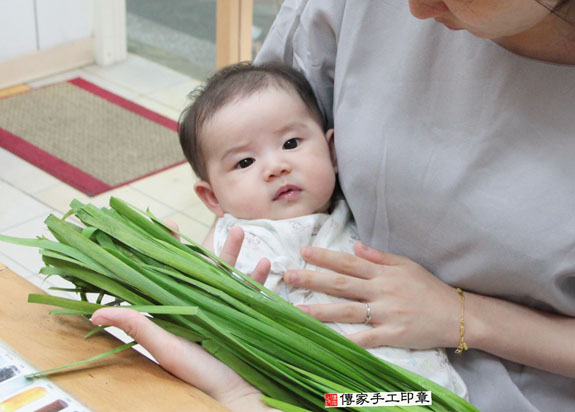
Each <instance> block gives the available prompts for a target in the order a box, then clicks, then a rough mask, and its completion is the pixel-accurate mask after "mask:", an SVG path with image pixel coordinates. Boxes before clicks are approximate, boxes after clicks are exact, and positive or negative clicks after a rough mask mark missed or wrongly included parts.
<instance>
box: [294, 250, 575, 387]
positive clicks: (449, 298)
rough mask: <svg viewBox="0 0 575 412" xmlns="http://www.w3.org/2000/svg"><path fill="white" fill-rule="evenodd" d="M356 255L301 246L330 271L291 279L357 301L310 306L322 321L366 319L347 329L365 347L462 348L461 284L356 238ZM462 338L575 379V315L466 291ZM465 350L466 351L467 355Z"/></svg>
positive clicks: (306, 256) (311, 259)
mask: <svg viewBox="0 0 575 412" xmlns="http://www.w3.org/2000/svg"><path fill="white" fill-rule="evenodd" d="M355 253H356V256H353V255H349V254H345V253H338V252H331V251H328V250H325V249H317V248H304V249H303V250H302V256H303V258H304V259H305V260H306V261H308V262H310V263H312V264H314V265H316V266H319V267H324V268H326V269H328V270H331V271H333V272H331V273H330V272H320V273H318V272H310V271H305V270H298V271H288V272H286V274H285V276H284V279H285V280H286V282H287V283H289V284H291V285H294V286H298V287H303V288H309V289H312V290H317V291H320V292H325V293H327V294H330V295H334V296H342V297H346V298H349V299H351V300H354V301H355V302H349V303H338V304H330V305H309V306H304V307H302V309H303V310H305V311H306V312H308V313H309V314H311V315H312V316H313V317H315V318H317V319H319V320H322V321H324V322H358V323H359V322H363V321H364V320H365V318H366V307H365V303H362V302H368V303H369V304H370V307H371V312H372V322H371V323H372V324H373V326H374V327H373V328H372V329H370V330H367V331H365V332H360V333H357V334H354V335H350V336H349V338H350V339H352V340H354V341H355V342H357V343H358V344H360V345H362V346H364V347H373V346H379V345H388V346H397V347H409V348H416V349H424V348H433V347H457V346H458V344H459V340H460V337H459V326H460V315H461V308H462V301H461V297H460V296H459V294H458V293H457V291H456V289H455V288H454V287H452V286H450V285H448V284H446V283H444V282H443V281H441V280H439V279H438V278H437V277H435V276H433V275H432V274H431V273H429V272H428V271H427V270H426V269H425V268H423V267H422V266H421V265H418V264H417V263H415V262H413V261H412V260H410V259H408V258H406V257H402V256H396V255H392V254H388V253H384V252H381V251H378V250H375V249H371V248H367V247H365V246H363V245H362V244H361V243H358V244H356V247H355ZM464 296H465V315H464V317H465V341H466V342H467V344H468V345H469V347H470V348H474V349H480V350H483V351H486V352H489V353H491V354H493V355H496V356H499V357H501V358H505V359H509V360H511V361H514V362H517V363H520V364H523V365H528V366H532V367H535V368H539V369H543V370H546V371H549V372H552V373H557V374H560V375H564V376H569V377H575V345H574V344H573V342H575V319H573V318H569V317H565V316H559V315H551V314H548V313H544V312H540V311H537V310H534V309H531V308H528V307H524V306H521V305H518V304H515V303H511V302H507V301H504V300H501V299H496V298H492V297H487V296H481V295H478V294H474V293H470V292H464ZM462 356H465V354H462Z"/></svg>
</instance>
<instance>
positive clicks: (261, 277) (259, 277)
mask: <svg viewBox="0 0 575 412" xmlns="http://www.w3.org/2000/svg"><path fill="white" fill-rule="evenodd" d="M271 268H272V264H271V262H270V261H269V259H267V258H262V260H260V261H259V262H258V264H257V265H256V268H255V269H254V271H253V272H252V274H251V277H252V279H253V280H255V281H256V282H259V283H261V284H262V285H263V284H264V283H265V281H266V279H267V278H268V275H269V274H270V269H271Z"/></svg>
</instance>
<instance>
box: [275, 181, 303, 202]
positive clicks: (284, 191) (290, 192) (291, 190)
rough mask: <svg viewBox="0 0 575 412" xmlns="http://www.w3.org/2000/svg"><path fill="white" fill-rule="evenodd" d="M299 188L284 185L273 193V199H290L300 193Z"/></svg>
mask: <svg viewBox="0 0 575 412" xmlns="http://www.w3.org/2000/svg"><path fill="white" fill-rule="evenodd" d="M301 191H302V190H301V189H300V188H299V187H297V186H295V185H284V186H282V187H280V188H279V189H278V190H277V191H276V193H275V194H274V197H273V200H274V201H276V200H292V199H295V198H296V197H297V196H299V194H300V193H301Z"/></svg>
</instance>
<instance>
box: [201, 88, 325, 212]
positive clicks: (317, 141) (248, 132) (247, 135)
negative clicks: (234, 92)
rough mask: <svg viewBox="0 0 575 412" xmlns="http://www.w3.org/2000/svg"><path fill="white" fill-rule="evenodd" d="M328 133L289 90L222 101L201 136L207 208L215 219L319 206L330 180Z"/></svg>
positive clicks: (322, 208) (322, 207)
mask: <svg viewBox="0 0 575 412" xmlns="http://www.w3.org/2000/svg"><path fill="white" fill-rule="evenodd" d="M332 135H333V132H332V131H331V130H330V131H329V132H327V133H324V132H323V131H322V128H321V126H320V125H319V124H318V121H317V120H316V119H315V118H314V117H312V115H311V114H310V113H309V110H308V109H307V107H306V106H305V105H304V103H303V102H302V101H301V99H300V98H299V96H297V94H296V93H295V92H293V93H292V92H289V91H286V90H282V89H277V88H268V89H265V90H262V91H260V92H257V93H255V94H253V95H251V96H249V97H247V98H241V99H239V101H236V102H232V103H229V104H227V105H225V106H224V107H223V108H221V109H220V110H218V112H216V114H215V116H214V117H212V119H210V121H209V122H208V123H207V124H206V125H205V126H204V133H203V136H202V141H201V144H202V147H203V153H204V156H205V159H206V164H207V173H208V178H209V186H210V189H211V190H212V191H213V195H214V202H215V203H214V204H215V206H213V207H210V208H211V209H212V211H214V213H216V215H218V216H222V215H223V214H224V213H230V214H232V215H233V216H235V217H236V218H239V219H274V220H277V219H289V218H292V217H297V216H302V215H307V214H311V213H316V212H324V211H326V210H327V208H328V207H329V202H330V198H331V194H332V192H333V189H334V186H335V180H336V178H335V175H336V167H335V162H334V161H332V151H331V150H330V144H329V141H330V139H331V137H332ZM198 193H199V194H200V191H198ZM200 196H201V195H200Z"/></svg>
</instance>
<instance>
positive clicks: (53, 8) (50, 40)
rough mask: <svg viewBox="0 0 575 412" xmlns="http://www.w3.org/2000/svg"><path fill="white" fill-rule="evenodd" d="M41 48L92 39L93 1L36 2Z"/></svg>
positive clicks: (50, 0)
mask: <svg viewBox="0 0 575 412" xmlns="http://www.w3.org/2000/svg"><path fill="white" fill-rule="evenodd" d="M35 1H36V12H37V19H38V40H39V43H40V44H39V48H40V50H42V49H48V48H50V47H54V46H59V45H61V44H64V43H68V42H71V41H75V40H80V39H85V38H86V37H92V32H93V29H92V26H93V24H92V21H93V17H92V13H93V11H92V9H93V6H92V0H35Z"/></svg>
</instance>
